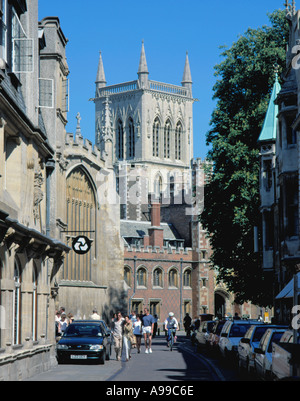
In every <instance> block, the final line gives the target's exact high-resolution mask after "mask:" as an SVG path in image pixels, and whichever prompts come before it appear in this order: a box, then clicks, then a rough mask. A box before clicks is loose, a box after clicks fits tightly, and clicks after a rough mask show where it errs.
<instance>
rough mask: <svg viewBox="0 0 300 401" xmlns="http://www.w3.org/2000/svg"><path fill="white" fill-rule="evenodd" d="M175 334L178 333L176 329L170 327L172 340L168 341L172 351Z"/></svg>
mask: <svg viewBox="0 0 300 401" xmlns="http://www.w3.org/2000/svg"><path fill="white" fill-rule="evenodd" d="M175 334H176V329H170V336H171V339H170V341H168V344H169V348H170V351H172V350H173V345H174V336H175Z"/></svg>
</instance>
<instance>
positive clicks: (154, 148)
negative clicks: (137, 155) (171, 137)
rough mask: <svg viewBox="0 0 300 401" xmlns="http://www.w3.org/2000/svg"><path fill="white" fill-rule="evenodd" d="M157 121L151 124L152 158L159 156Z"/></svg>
mask: <svg viewBox="0 0 300 401" xmlns="http://www.w3.org/2000/svg"><path fill="white" fill-rule="evenodd" d="M159 128H160V126H159V119H158V118H156V119H155V120H154V124H153V138H152V140H153V143H152V154H153V156H154V157H158V156H159Z"/></svg>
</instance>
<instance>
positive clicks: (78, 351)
mask: <svg viewBox="0 0 300 401" xmlns="http://www.w3.org/2000/svg"><path fill="white" fill-rule="evenodd" d="M111 345H112V343H111V337H110V334H109V333H107V332H106V331H105V330H104V326H103V324H102V323H101V322H99V321H95V320H94V321H84V320H82V321H80V322H79V321H76V322H73V323H71V324H70V325H69V326H68V327H67V328H66V330H65V332H64V334H63V336H62V337H61V339H60V340H59V342H58V343H57V345H56V357H57V361H58V363H63V362H67V361H74V360H81V361H82V360H94V361H96V360H98V361H99V362H100V363H101V364H104V363H105V359H107V360H109V359H110V355H111Z"/></svg>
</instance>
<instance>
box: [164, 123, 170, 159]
mask: <svg viewBox="0 0 300 401" xmlns="http://www.w3.org/2000/svg"><path fill="white" fill-rule="evenodd" d="M170 135H171V122H170V120H167V122H166V124H165V129H164V157H166V158H168V159H169V158H170Z"/></svg>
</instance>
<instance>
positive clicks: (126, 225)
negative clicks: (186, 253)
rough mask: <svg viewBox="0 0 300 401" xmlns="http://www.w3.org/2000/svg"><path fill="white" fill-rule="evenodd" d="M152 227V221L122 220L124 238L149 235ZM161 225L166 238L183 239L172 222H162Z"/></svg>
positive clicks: (121, 226) (121, 227)
mask: <svg viewBox="0 0 300 401" xmlns="http://www.w3.org/2000/svg"><path fill="white" fill-rule="evenodd" d="M150 227H151V222H150V221H135V220H121V223H120V229H121V236H122V237H123V238H124V237H125V238H143V237H144V235H148V229H149V228H150ZM160 227H161V228H162V229H163V230H164V239H165V240H176V239H178V240H179V239H182V238H181V237H180V235H179V233H178V231H177V230H176V228H175V227H174V226H173V225H172V224H169V223H160Z"/></svg>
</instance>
